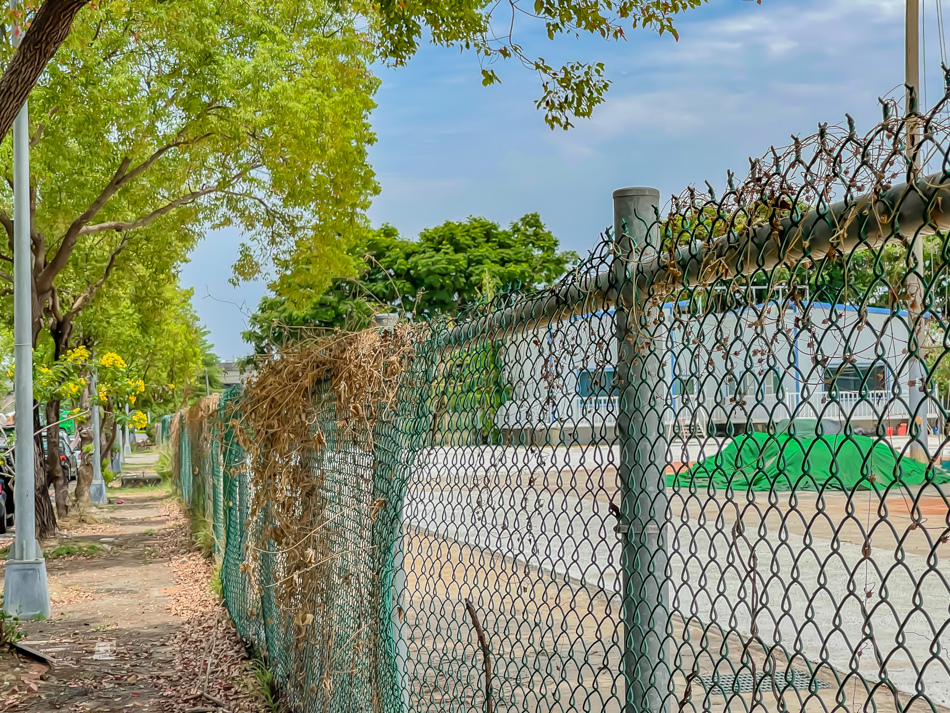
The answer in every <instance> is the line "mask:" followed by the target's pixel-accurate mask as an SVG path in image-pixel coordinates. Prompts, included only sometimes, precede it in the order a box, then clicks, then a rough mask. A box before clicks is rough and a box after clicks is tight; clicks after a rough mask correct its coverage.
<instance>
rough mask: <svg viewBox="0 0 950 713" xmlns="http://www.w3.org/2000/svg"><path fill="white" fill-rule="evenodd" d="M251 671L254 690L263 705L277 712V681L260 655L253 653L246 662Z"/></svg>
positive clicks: (278, 700)
mask: <svg viewBox="0 0 950 713" xmlns="http://www.w3.org/2000/svg"><path fill="white" fill-rule="evenodd" d="M248 668H250V670H251V673H252V674H254V681H253V684H254V691H253V693H255V694H256V695H257V696H258V697H259V698H260V700H261V702H262V703H263V704H264V707H265V708H266V709H267V710H269V711H271V712H272V713H279V711H280V710H281V706H280V692H279V691H278V690H277V681H275V680H274V674H273V673H271V670H270V669H269V668H268V667H267V662H266V661H264V659H263V658H261V656H260V655H259V654H258V655H255V656H254V658H253V659H251V661H250V663H249V664H248Z"/></svg>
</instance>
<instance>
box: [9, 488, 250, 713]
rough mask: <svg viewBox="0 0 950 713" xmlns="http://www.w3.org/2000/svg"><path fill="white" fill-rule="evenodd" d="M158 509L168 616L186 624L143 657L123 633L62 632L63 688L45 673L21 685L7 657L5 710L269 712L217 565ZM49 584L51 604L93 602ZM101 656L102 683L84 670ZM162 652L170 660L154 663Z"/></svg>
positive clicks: (181, 524)
mask: <svg viewBox="0 0 950 713" xmlns="http://www.w3.org/2000/svg"><path fill="white" fill-rule="evenodd" d="M160 507H161V510H162V512H163V515H164V517H165V518H167V520H166V526H165V527H163V528H162V529H159V530H158V531H156V532H155V533H154V535H153V537H152V540H153V541H154V542H155V544H156V548H155V549H156V551H157V552H156V554H157V556H158V558H159V559H161V560H164V561H165V562H167V563H168V566H169V567H170V568H171V570H172V574H173V576H174V580H175V586H174V587H173V588H172V589H171V591H170V592H169V593H168V597H169V598H168V600H167V602H166V604H165V608H166V609H167V611H168V612H169V613H171V614H173V615H175V616H176V617H178V618H179V619H180V624H176V625H175V627H174V630H173V631H171V632H170V633H169V634H168V635H167V636H163V637H162V638H161V639H159V640H155V641H153V642H152V643H151V644H150V646H149V648H148V649H145V650H143V649H142V648H141V645H139V646H138V647H137V648H136V647H135V646H132V645H131V643H132V642H130V641H128V640H126V639H123V636H124V634H123V633H122V632H120V631H115V630H114V629H109V630H106V628H101V629H85V630H81V631H77V632H75V633H67V632H66V631H64V632H63V635H62V637H61V638H56V639H55V640H50V641H48V642H47V644H46V645H47V646H49V645H50V644H52V645H53V646H54V647H55V650H56V651H58V652H59V653H58V655H57V656H56V659H57V662H56V671H54V672H53V674H54V676H55V677H56V678H59V679H61V681H60V682H59V683H58V684H57V683H54V682H53V680H52V679H51V680H50V681H49V682H46V681H45V674H42V675H41V674H37V679H36V680H35V681H34V680H24V679H25V677H24V676H23V674H21V673H20V671H21V670H25V669H21V668H20V667H21V666H22V664H21V663H19V662H18V660H16V659H15V657H13V656H12V654H10V653H9V652H0V673H2V672H3V670H4V666H5V665H8V666H7V667H11V670H10V672H9V673H10V678H11V679H12V681H11V682H12V684H13V685H11V686H10V687H9V688H7V689H6V690H0V710H2V711H31V712H36V711H42V712H43V713H45V712H46V711H49V710H69V711H86V710H89V711H93V710H95V711H98V712H99V713H103V712H104V711H109V712H110V713H112V712H113V711H116V712H117V711H118V710H120V709H132V710H134V709H136V708H139V709H144V710H156V709H161V710H164V711H166V712H167V713H186V712H188V711H191V712H192V713H197V711H198V710H205V711H221V710H226V711H229V712H230V713H265V711H267V706H266V705H265V704H264V703H263V700H262V698H261V697H260V696H259V695H258V690H259V689H258V688H256V679H255V677H254V675H253V674H252V673H251V672H250V670H249V668H248V664H249V661H248V656H247V652H246V650H245V648H244V646H243V644H242V643H241V641H240V639H239V638H238V636H237V633H236V631H235V629H234V625H233V624H232V623H231V620H230V617H229V616H228V613H227V610H226V608H225V607H224V606H223V605H222V604H221V603H219V601H218V599H217V596H216V595H215V594H214V593H213V591H212V589H211V581H212V579H213V577H214V566H213V563H212V562H211V561H210V560H208V559H205V558H204V557H203V556H202V555H201V553H200V552H197V551H195V549H194V546H193V542H192V536H191V529H190V526H189V523H188V520H187V519H186V517H185V516H184V515H183V513H182V512H181V509H180V507H179V506H178V505H177V504H175V503H170V502H165V503H162V505H161V506H160ZM64 559H65V558H64ZM143 564H144V566H148V564H147V563H143ZM51 585H52V586H51V590H52V591H51V598H52V599H53V601H54V602H55V603H57V604H60V605H68V604H70V603H72V602H75V601H79V600H85V599H86V598H87V597H89V596H92V595H90V594H88V593H84V592H82V591H80V590H77V589H76V588H75V587H72V586H71V585H67V584H65V583H62V584H61V583H60V582H57V581H55V579H54V581H53V582H51ZM80 629H82V627H80ZM103 647H105V648H107V649H108V651H107V652H106V653H107V654H108V659H109V661H108V673H107V675H105V676H103V675H102V673H101V669H100V672H99V673H96V672H95V671H94V670H93V669H92V668H88V670H87V667H88V663H86V662H88V661H89V658H90V657H92V658H96V656H95V655H94V654H97V653H98V652H99V650H100V648H103ZM159 650H160V651H163V652H167V653H163V654H161V655H153V654H154V653H155V652H157V651H159ZM146 651H148V653H147V654H146ZM162 661H165V663H162ZM146 662H147V663H146ZM41 668H45V667H41ZM67 674H68V676H67ZM40 677H44V680H40ZM66 678H68V680H62V679H66Z"/></svg>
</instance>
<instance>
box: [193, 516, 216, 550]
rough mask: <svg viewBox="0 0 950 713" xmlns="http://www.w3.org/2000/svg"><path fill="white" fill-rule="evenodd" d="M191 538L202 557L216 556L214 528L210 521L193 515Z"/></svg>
mask: <svg viewBox="0 0 950 713" xmlns="http://www.w3.org/2000/svg"><path fill="white" fill-rule="evenodd" d="M191 537H192V539H193V540H194V542H195V545H197V547H198V549H199V550H201V554H202V555H204V556H205V557H210V556H211V555H212V554H214V526H213V525H212V524H211V521H210V520H208V519H207V518H204V517H202V516H201V515H196V514H194V513H191Z"/></svg>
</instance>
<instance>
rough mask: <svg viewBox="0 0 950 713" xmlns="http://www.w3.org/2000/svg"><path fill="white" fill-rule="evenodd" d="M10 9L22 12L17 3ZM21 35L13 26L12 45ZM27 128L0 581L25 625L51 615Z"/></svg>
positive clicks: (25, 129) (20, 135)
mask: <svg viewBox="0 0 950 713" xmlns="http://www.w3.org/2000/svg"><path fill="white" fill-rule="evenodd" d="M10 5H11V8H12V9H13V10H19V11H20V12H23V7H22V6H20V5H18V3H17V2H16V0H11V2H10ZM20 19H22V15H21V16H20ZM22 35H23V29H22V28H21V27H20V24H19V22H17V23H16V24H15V25H14V26H13V44H14V46H17V45H19V44H20V39H21V38H22ZM29 136H30V122H29V117H28V114H27V105H26V102H24V103H23V108H22V109H20V113H19V114H17V117H16V119H15V120H14V122H13V345H14V346H13V358H14V364H15V366H16V370H15V374H14V379H13V392H14V398H15V401H16V446H15V450H14V456H15V464H14V466H15V472H14V475H15V480H14V499H15V504H16V507H15V510H16V513H15V515H16V535H15V537H14V540H13V547H11V548H10V554H9V555H8V557H7V567H6V572H5V573H4V579H3V609H4V611H5V612H6V613H7V614H11V615H15V616H18V617H20V618H24V619H28V618H35V617H48V616H49V614H50V601H49V583H48V581H47V578H46V560H45V559H44V557H43V551H42V550H41V549H40V544H39V542H37V541H36V503H35V498H36V495H35V482H34V479H35V477H36V473H35V470H34V469H35V467H36V464H35V462H34V455H35V454H34V451H33V449H34V447H35V443H36V441H35V439H34V438H33V300H32V295H31V294H30V293H31V289H30V273H31V272H32V267H33V266H32V264H31V258H32V250H31V248H30V155H29V152H30V139H29Z"/></svg>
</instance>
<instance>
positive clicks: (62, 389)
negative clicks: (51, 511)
mask: <svg viewBox="0 0 950 713" xmlns="http://www.w3.org/2000/svg"><path fill="white" fill-rule="evenodd" d="M93 373H95V376H96V379H97V386H96V390H95V392H93V391H92V389H91V386H92V382H93ZM8 376H10V377H11V378H12V376H13V369H12V368H11V369H9V371H8ZM144 392H145V382H144V380H142V379H140V378H137V375H136V374H135V373H134V372H133V371H132V370H131V369H130V368H129V366H128V364H127V363H126V361H125V359H124V358H123V357H122V356H121V355H119V354H117V353H116V352H112V351H108V352H105V353H104V354H103V355H102V356H100V357H94V356H93V355H92V353H91V352H90V350H89V349H88V348H87V347H86V346H84V345H80V346H77V347H75V348H73V349H70V350H68V351H67V352H66V353H65V355H63V357H62V358H60V359H57V360H55V361H51V360H50V359H48V358H46V355H44V354H42V353H41V352H35V359H34V374H33V393H34V398H35V399H36V400H37V401H38V402H40V403H45V404H46V415H47V426H46V429H47V431H48V434H47V438H46V441H47V449H46V450H47V452H46V457H47V466H48V468H49V472H50V477H51V479H52V481H53V485H54V487H55V489H56V510H57V515H58V516H60V517H64V516H65V515H67V514H68V512H69V501H68V490H67V486H68V483H66V481H65V478H64V477H63V473H62V466H61V463H60V459H59V455H60V454H59V430H60V423H59V414H60V413H61V408H62V407H63V406H64V405H65V406H69V407H72V411H71V412H70V415H71V417H72V418H73V420H75V421H76V422H77V423H78V424H84V423H86V422H87V421H88V420H89V415H90V409H91V408H102V409H103V411H104V418H103V420H102V425H103V428H102V435H103V438H102V443H101V445H102V452H103V455H104V457H105V459H106V462H108V457H109V453H110V451H111V449H112V445H113V443H114V442H115V437H116V434H117V433H118V431H119V429H120V428H121V427H122V426H124V425H125V424H126V423H128V424H129V425H130V426H131V427H133V428H140V427H142V426H143V425H144V424H146V423H147V421H148V418H147V417H146V415H145V414H144V413H142V412H141V411H139V410H134V411H132V410H130V412H129V413H126V405H128V406H129V407H133V406H134V405H135V403H136V401H137V400H138V399H139V398H140V396H141V395H142V394H143V393H144ZM84 430H85V431H89V429H80V437H81V439H82V436H83V431H84ZM91 439H92V434H91V433H88V435H87V436H86V438H84V439H82V446H83V448H82V450H83V454H82V458H81V460H82V462H83V463H84V464H85V465H87V466H91V462H92V461H91V451H92V441H91ZM87 453H88V454H89V455H88V457H86V456H87ZM86 470H88V469H86ZM84 475H86V476H88V477H83V476H84ZM91 480H92V477H91V470H88V472H86V473H84V469H83V468H82V467H80V473H79V477H78V479H77V491H76V492H77V498H82V497H84V496H87V495H88V486H89V483H90V482H91Z"/></svg>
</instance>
